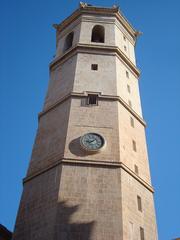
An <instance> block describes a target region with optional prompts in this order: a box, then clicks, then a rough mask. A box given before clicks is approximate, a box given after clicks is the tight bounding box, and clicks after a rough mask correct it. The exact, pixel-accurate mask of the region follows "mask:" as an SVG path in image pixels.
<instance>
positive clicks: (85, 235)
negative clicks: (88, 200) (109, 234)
mask: <svg viewBox="0 0 180 240" xmlns="http://www.w3.org/2000/svg"><path fill="white" fill-rule="evenodd" d="M78 208H79V206H78V205H76V206H71V207H70V206H67V204H66V203H65V202H60V203H58V206H57V217H56V223H55V224H56V226H55V238H54V239H58V240H92V238H91V234H92V230H93V225H94V223H95V222H94V221H91V222H84V223H72V222H71V215H72V214H73V213H75V212H76V211H78Z"/></svg>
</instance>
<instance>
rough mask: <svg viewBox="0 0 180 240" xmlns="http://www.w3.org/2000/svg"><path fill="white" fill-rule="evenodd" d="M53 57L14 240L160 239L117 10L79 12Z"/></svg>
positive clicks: (131, 37) (127, 28)
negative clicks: (158, 237)
mask: <svg viewBox="0 0 180 240" xmlns="http://www.w3.org/2000/svg"><path fill="white" fill-rule="evenodd" d="M54 27H55V29H56V46H57V50H56V56H55V58H54V60H53V61H52V62H51V64H50V81H49V86H48V92H47V96H46V99H45V103H44V107H43V110H42V112H41V113H40V114H39V126H38V131H37V135H36V139H35V143H34V147H33V151H32V157H31V161H30V165H29V168H28V172H27V176H26V178H25V179H24V190H23V194H22V199H21V203H20V207H19V212H18V216H17V220H16V226H15V231H14V237H13V239H14V240H31V239H32V240H36V239H37V240H40V239H42V240H50V239H52V240H76V239H77V240H135V239H140V240H144V239H148V240H156V239H157V230H156V218H155V210H154V201H153V188H152V186H151V179H150V170H149V163H148V155H147V147H146V138H145V126H146V124H145V121H144V120H143V116H142V111H141V101H140V96H139V86H138V78H139V75H140V72H139V70H138V68H137V67H136V60H135V53H134V47H135V43H136V39H137V36H138V35H139V33H138V32H137V31H136V30H135V29H134V28H133V27H132V26H131V25H130V23H129V22H128V21H127V19H126V18H125V17H124V16H123V15H122V13H121V12H120V11H119V9H118V7H116V6H113V7H112V8H103V7H95V6H91V5H88V4H85V3H80V7H79V8H78V9H77V10H76V11H75V12H74V13H73V14H72V15H71V16H69V17H68V18H67V19H65V20H64V21H63V22H62V23H60V24H55V25H54Z"/></svg>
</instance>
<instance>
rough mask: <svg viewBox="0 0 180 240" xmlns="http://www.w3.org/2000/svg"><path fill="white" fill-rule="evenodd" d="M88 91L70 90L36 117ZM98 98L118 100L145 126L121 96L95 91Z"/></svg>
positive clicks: (84, 95) (84, 94) (85, 94)
mask: <svg viewBox="0 0 180 240" xmlns="http://www.w3.org/2000/svg"><path fill="white" fill-rule="evenodd" d="M88 93H91V92H82V93H78V92H71V93H69V94H67V95H66V96H64V97H62V98H60V99H59V100H58V101H57V102H56V103H54V104H53V105H51V106H50V107H48V108H46V109H45V110H44V111H42V112H40V113H39V115H38V119H40V118H41V117H42V116H43V115H45V114H46V113H48V112H49V111H51V110H52V109H54V108H56V107H57V106H58V105H60V104H61V103H63V102H64V101H66V100H68V99H69V98H71V97H74V98H81V97H86V96H87V94H88ZM93 93H94V92H93ZM97 95H98V98H99V100H101V99H102V100H107V101H118V102H119V103H121V104H122V105H123V106H124V107H125V108H126V109H127V110H128V111H129V112H130V113H131V114H132V115H133V116H134V117H135V118H136V119H137V120H138V121H139V122H140V123H141V124H142V125H143V126H144V127H146V122H145V121H144V119H143V118H142V117H140V116H139V115H138V114H137V113H136V112H135V111H134V110H133V109H132V108H131V107H130V106H129V105H128V104H127V103H126V102H125V101H124V100H123V99H122V98H121V97H119V96H113V95H104V94H101V93H97Z"/></svg>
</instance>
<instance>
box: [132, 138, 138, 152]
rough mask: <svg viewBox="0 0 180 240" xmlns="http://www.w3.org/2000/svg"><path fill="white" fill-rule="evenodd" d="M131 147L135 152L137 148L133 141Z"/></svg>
mask: <svg viewBox="0 0 180 240" xmlns="http://www.w3.org/2000/svg"><path fill="white" fill-rule="evenodd" d="M132 145H133V150H134V151H135V152H136V151H137V148H136V142H135V141H134V140H133V141H132Z"/></svg>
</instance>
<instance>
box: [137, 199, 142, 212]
mask: <svg viewBox="0 0 180 240" xmlns="http://www.w3.org/2000/svg"><path fill="white" fill-rule="evenodd" d="M137 205H138V210H139V211H140V212H142V202H141V197H140V196H137Z"/></svg>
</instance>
